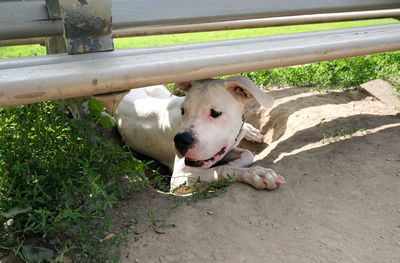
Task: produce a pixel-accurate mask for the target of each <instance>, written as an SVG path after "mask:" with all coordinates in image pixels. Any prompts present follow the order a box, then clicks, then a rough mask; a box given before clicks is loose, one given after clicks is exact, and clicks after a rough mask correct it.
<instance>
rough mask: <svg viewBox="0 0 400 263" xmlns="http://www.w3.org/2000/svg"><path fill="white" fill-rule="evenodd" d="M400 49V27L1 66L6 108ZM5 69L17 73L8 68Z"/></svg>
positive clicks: (0, 91)
mask: <svg viewBox="0 0 400 263" xmlns="http://www.w3.org/2000/svg"><path fill="white" fill-rule="evenodd" d="M399 49H400V24H391V25H384V26H371V27H364V28H357V29H354V28H353V29H340V30H328V31H319V32H309V33H301V34H288V35H280V36H270V37H260V38H250V39H239V40H228V41H217V42H209V43H198V44H187V45H179V46H172V47H160V48H149V49H145V48H143V49H134V50H128V51H124V50H119V51H114V52H108V53H96V54H84V55H79V56H67V55H50V56H46V57H44V58H30V59H29V58H28V59H26V60H25V61H26V62H27V63H28V64H26V65H25V66H24V65H23V64H20V63H19V62H17V60H16V59H4V60H2V61H1V62H0V68H2V69H0V106H1V107H6V106H12V105H18V104H27V103H33V102H39V101H45V100H51V99H61V98H72V97H81V96H89V95H93V94H102V93H108V92H115V91H121V90H126V89H131V88H136V87H141V86H147V85H155V84H161V83H170V82H180V81H187V80H193V79H201V78H207V77H213V76H220V75H226V74H233V73H240V72H248V71H254V70H262V69H268V68H276V67H282V66H290V65H298V64H304V63H311V62H316V61H322V60H331V59H337V58H344V57H351V56H359V55H365V54H371V53H380V52H385V51H394V50H399ZM71 57H75V58H76V60H71V59H70V58H71ZM67 58H68V59H67ZM46 61H47V62H46ZM4 63H5V64H6V65H7V63H8V66H10V65H11V66H12V65H13V67H11V68H4V67H2V66H4V65H5V64H4ZM13 63H14V64H13ZM29 63H30V64H29ZM41 63H43V64H42V65H41Z"/></svg>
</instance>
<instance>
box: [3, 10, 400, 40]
mask: <svg viewBox="0 0 400 263" xmlns="http://www.w3.org/2000/svg"><path fill="white" fill-rule="evenodd" d="M396 17H398V18H399V17H400V8H399V9H387V10H374V11H360V12H342V13H327V14H313V15H297V16H283V17H271V18H258V19H246V20H235V21H226V22H214V23H201V24H186V25H165V26H142V27H131V28H125V29H119V30H116V31H114V32H113V37H115V38H118V37H132V36H147V35H161V34H177V33H190V32H204V31H218V30H231V29H243V28H260V27H273V26H287V25H304V24H314V23H327V22H338V21H352V20H363V19H377V18H396ZM0 43H1V42H0ZM0 45H1V44H0Z"/></svg>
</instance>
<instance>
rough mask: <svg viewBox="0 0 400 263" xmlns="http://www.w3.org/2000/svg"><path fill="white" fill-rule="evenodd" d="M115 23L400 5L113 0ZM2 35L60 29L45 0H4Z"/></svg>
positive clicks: (383, 0) (377, 1)
mask: <svg viewBox="0 0 400 263" xmlns="http://www.w3.org/2000/svg"><path fill="white" fill-rule="evenodd" d="M112 7H113V29H114V30H117V29H124V28H129V27H140V26H150V25H152V26H160V25H177V24H181V25H182V24H199V23H211V22H221V21H234V20H243V19H254V18H271V17H281V16H293V15H308V14H322V13H335V12H349V11H368V10H383V9H393V8H400V1H398V0H347V1H337V0H325V1H320V0H308V1H293V0H280V1H274V0H266V1H260V0H247V1H242V0H219V1H217V2H216V1H214V0H202V1H197V0H168V1H165V0H136V1H131V0H113V1H112ZM0 24H1V27H0V40H9V39H19V38H31V37H45V36H54V35H61V34H62V25H61V21H60V20H56V19H50V18H49V16H48V14H47V11H46V6H45V1H44V0H41V1H39V0H38V1H24V2H22V1H17V2H14V1H12V2H9V1H5V2H0Z"/></svg>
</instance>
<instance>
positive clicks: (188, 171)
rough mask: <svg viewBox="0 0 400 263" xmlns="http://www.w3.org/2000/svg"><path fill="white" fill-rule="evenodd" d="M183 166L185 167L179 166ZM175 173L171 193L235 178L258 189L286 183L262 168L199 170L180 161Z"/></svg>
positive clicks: (269, 188) (280, 177)
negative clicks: (197, 185) (182, 188)
mask: <svg viewBox="0 0 400 263" xmlns="http://www.w3.org/2000/svg"><path fill="white" fill-rule="evenodd" d="M179 164H183V166H177V165H179ZM175 165H176V166H175V168H174V172H173V174H172V178H171V192H175V189H179V188H180V187H181V186H187V187H190V186H193V185H194V184H196V182H198V181H203V182H215V181H218V180H226V179H229V178H233V179H235V180H236V181H238V182H244V183H247V184H250V185H252V186H253V187H254V188H256V189H266V190H274V189H276V188H278V187H279V185H281V184H283V183H285V179H284V178H283V177H282V176H280V175H278V174H277V173H276V172H275V171H274V170H272V169H269V168H264V167H260V166H254V167H249V168H241V167H235V166H231V165H221V166H217V167H214V168H208V169H197V168H193V167H189V166H185V165H184V160H183V159H180V160H178V161H177V162H176V163H175Z"/></svg>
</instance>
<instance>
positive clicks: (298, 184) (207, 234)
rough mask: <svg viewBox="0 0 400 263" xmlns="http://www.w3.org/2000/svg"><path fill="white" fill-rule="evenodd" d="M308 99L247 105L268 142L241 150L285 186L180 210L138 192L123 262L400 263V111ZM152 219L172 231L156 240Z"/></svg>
mask: <svg viewBox="0 0 400 263" xmlns="http://www.w3.org/2000/svg"><path fill="white" fill-rule="evenodd" d="M306 91H307V88H286V89H279V90H274V91H272V94H273V95H274V97H275V98H276V103H275V106H274V108H272V109H271V110H270V111H268V110H266V109H263V108H259V106H258V105H257V104H256V103H250V105H248V107H247V121H248V122H251V123H252V124H253V125H255V126H256V127H259V128H261V130H263V132H264V133H265V134H266V136H265V143H264V144H261V145H256V144H252V143H243V146H244V147H247V148H249V149H251V150H253V151H254V152H255V154H256V160H257V161H256V164H257V165H261V166H265V167H271V168H273V169H275V170H276V171H278V172H279V173H280V174H281V175H283V176H284V177H285V178H286V181H287V184H285V185H282V186H281V187H280V188H279V189H278V190H276V191H272V192H268V191H257V190H255V189H253V188H252V187H251V186H248V185H245V184H242V183H236V184H234V185H232V186H230V187H228V188H227V189H226V192H225V193H221V194H220V195H218V196H217V197H215V198H212V199H208V200H201V201H199V202H195V203H191V204H189V205H187V204H186V203H183V204H182V205H179V206H175V204H177V203H179V202H178V201H177V199H176V198H172V197H171V196H168V195H165V194H162V193H158V192H155V191H151V190H142V191H139V192H136V193H133V194H132V196H131V197H130V200H129V201H127V202H122V203H121V204H120V205H119V208H118V209H117V210H115V211H114V213H115V215H121V214H123V213H134V214H135V215H136V217H137V220H138V223H137V224H135V225H134V226H133V228H134V231H133V233H134V237H133V238H132V239H131V240H130V241H129V242H128V243H127V244H125V245H124V247H123V248H122V250H121V256H120V257H121V258H120V260H121V262H396V263H397V262H400V114H399V112H398V111H396V110H393V109H390V108H389V107H388V106H386V105H385V104H383V103H382V102H380V101H378V100H376V99H374V98H372V97H368V96H366V95H364V94H362V93H360V92H355V93H354V94H353V95H352V94H349V93H347V92H337V93H331V94H321V93H317V92H306ZM149 211H153V213H152V214H153V216H154V215H155V216H156V217H157V218H159V219H160V220H163V221H162V222H163V224H165V225H168V224H174V225H175V227H174V228H165V229H162V231H161V232H163V233H164V234H160V233H157V231H155V230H154V228H153V227H151V225H152V224H151V220H150V219H149V217H148V213H149ZM116 218H118V217H117V216H116ZM159 224H161V223H159ZM161 225H162V224H161ZM160 229H161V228H160ZM160 229H159V230H160Z"/></svg>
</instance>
